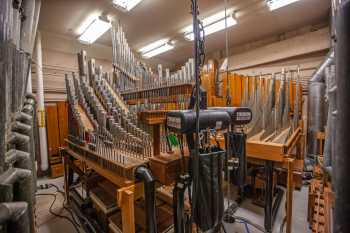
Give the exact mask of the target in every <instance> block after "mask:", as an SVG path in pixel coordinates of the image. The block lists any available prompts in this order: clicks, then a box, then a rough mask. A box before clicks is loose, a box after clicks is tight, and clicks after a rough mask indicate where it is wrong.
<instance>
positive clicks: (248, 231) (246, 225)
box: [236, 221, 250, 233]
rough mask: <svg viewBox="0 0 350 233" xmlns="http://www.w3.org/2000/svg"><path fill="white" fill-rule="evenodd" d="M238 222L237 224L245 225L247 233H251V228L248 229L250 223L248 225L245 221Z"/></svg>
mask: <svg viewBox="0 0 350 233" xmlns="http://www.w3.org/2000/svg"><path fill="white" fill-rule="evenodd" d="M236 222H237V223H242V224H244V226H245V230H246V232H247V233H250V230H249V227H248V223H247V222H244V221H236Z"/></svg>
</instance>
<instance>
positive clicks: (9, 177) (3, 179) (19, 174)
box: [0, 168, 32, 185]
mask: <svg viewBox="0 0 350 233" xmlns="http://www.w3.org/2000/svg"><path fill="white" fill-rule="evenodd" d="M31 176H32V172H31V171H30V170H27V169H21V168H11V169H8V170H7V171H6V172H4V173H2V174H1V175H0V185H7V184H14V183H15V182H18V181H19V180H21V179H27V178H30V177H31Z"/></svg>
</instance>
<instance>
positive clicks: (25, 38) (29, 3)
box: [20, 0, 35, 54]
mask: <svg viewBox="0 0 350 233" xmlns="http://www.w3.org/2000/svg"><path fill="white" fill-rule="evenodd" d="M23 5H24V6H23V9H24V16H25V20H24V21H23V22H22V27H21V41H20V43H21V48H22V50H23V51H24V52H26V53H28V54H31V53H32V32H33V21H34V14H35V0H25V1H24V3H23Z"/></svg>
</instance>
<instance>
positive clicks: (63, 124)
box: [57, 102, 68, 147]
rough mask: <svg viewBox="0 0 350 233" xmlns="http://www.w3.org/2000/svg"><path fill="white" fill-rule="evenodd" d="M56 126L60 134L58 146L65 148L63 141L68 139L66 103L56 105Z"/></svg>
mask: <svg viewBox="0 0 350 233" xmlns="http://www.w3.org/2000/svg"><path fill="white" fill-rule="evenodd" d="M57 112H58V126H59V133H60V146H61V147H63V146H66V142H65V141H64V139H66V138H67V137H68V104H67V102H58V103H57Z"/></svg>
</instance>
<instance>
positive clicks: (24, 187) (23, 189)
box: [0, 168, 34, 232]
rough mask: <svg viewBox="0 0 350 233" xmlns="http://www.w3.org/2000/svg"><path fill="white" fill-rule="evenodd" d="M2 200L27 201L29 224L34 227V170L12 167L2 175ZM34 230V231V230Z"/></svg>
mask: <svg viewBox="0 0 350 233" xmlns="http://www.w3.org/2000/svg"><path fill="white" fill-rule="evenodd" d="M0 194H1V196H0V202H9V201H25V202H27V204H28V215H29V224H27V227H28V225H29V227H28V228H30V229H31V230H33V229H34V221H33V220H34V218H33V203H34V188H33V176H32V171H31V170H27V169H20V168H11V169H9V170H7V171H6V172H4V173H3V174H1V176H0ZM32 232H33V231H32Z"/></svg>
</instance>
